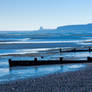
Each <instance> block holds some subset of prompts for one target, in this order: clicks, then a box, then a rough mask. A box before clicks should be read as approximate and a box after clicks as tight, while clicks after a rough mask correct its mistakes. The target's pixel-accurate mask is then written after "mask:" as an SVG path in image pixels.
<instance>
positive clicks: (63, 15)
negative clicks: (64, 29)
mask: <svg viewBox="0 0 92 92" xmlns="http://www.w3.org/2000/svg"><path fill="white" fill-rule="evenodd" d="M87 23H92V0H0V30H34V29H39V27H40V26H43V27H44V28H56V27H57V26H62V25H71V24H87Z"/></svg>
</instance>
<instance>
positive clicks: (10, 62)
mask: <svg viewBox="0 0 92 92" xmlns="http://www.w3.org/2000/svg"><path fill="white" fill-rule="evenodd" d="M8 62H9V67H12V60H11V59H9V60H8Z"/></svg>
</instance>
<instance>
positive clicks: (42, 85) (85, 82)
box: [0, 64, 92, 92]
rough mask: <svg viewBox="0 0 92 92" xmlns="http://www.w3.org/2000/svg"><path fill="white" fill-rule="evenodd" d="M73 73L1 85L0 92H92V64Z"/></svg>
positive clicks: (56, 74)
mask: <svg viewBox="0 0 92 92" xmlns="http://www.w3.org/2000/svg"><path fill="white" fill-rule="evenodd" d="M87 65H88V66H89V67H87V68H85V69H82V70H78V71H72V72H64V73H55V74H52V75H47V76H44V77H39V78H28V79H23V80H16V81H11V82H6V83H5V84H0V92H91V91H92V68H91V67H92V64H87Z"/></svg>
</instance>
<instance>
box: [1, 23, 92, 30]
mask: <svg viewBox="0 0 92 92" xmlns="http://www.w3.org/2000/svg"><path fill="white" fill-rule="evenodd" d="M88 24H92V23H86V24H83V23H82V24H69V25H58V26H57V27H55V28H45V27H43V26H39V29H38V28H37V29H29V30H27V29H25V30H22V29H18V30H0V31H38V30H40V27H42V28H43V30H54V29H57V28H58V27H64V26H74V25H88Z"/></svg>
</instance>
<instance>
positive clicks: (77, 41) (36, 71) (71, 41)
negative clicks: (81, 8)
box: [0, 32, 92, 82]
mask: <svg viewBox="0 0 92 92" xmlns="http://www.w3.org/2000/svg"><path fill="white" fill-rule="evenodd" d="M91 40H92V36H91V35H90V34H86V35H82V34H72V33H71V34H70V33H69V34H66V33H62V32H60V33H58V32H53V33H52V32H51V33H48V32H47V33H45V32H43V33H39V32H37V33H35V32H0V81H1V82H3V81H10V80H16V79H21V78H28V77H39V76H45V75H48V74H52V73H56V72H70V71H76V70H79V69H82V68H85V67H86V65H85V64H78V65H77V64H75V65H51V66H39V67H16V68H13V69H12V70H11V71H10V70H9V64H8V59H10V58H11V59H14V60H24V59H25V60H33V59H34V57H37V56H36V55H35V56H33V57H32V56H31V57H29V56H21V57H20V56H18V55H25V54H30V55H31V54H33V53H42V54H41V55H44V56H45V58H44V59H45V60H48V59H52V60H53V59H59V57H64V59H66V57H67V58H68V59H86V57H88V56H92V53H89V52H85V53H84V52H83V53H81V52H80V53H63V54H60V53H58V51H55V52H54V51H49V52H50V53H54V54H49V55H48V54H47V55H45V53H47V50H52V49H56V48H61V47H62V48H65V47H85V46H92V44H91V43H86V44H85V43H84V41H91ZM17 54H18V55H17ZM2 55H6V56H2ZM7 55H8V56H7ZM13 55H17V56H13ZM38 59H41V58H40V57H38Z"/></svg>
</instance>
